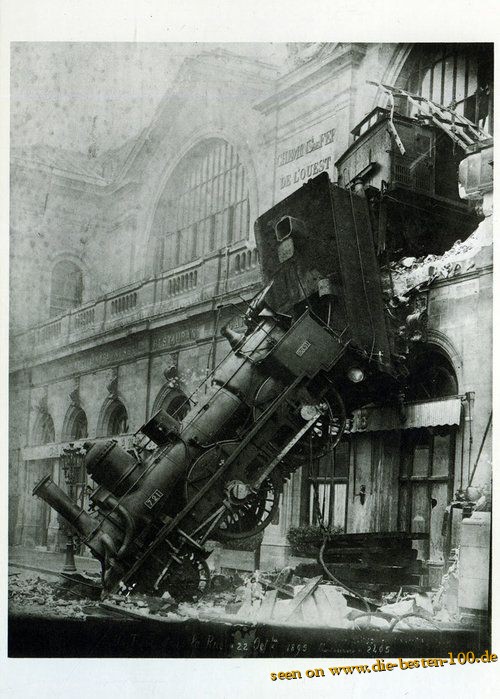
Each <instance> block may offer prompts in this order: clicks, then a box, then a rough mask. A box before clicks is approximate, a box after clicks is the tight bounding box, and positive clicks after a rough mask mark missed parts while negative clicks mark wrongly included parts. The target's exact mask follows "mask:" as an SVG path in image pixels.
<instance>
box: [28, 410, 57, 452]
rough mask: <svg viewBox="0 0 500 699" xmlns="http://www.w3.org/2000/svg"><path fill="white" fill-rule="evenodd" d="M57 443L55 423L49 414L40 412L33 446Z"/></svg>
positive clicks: (34, 432) (34, 431)
mask: <svg viewBox="0 0 500 699" xmlns="http://www.w3.org/2000/svg"><path fill="white" fill-rule="evenodd" d="M54 441H55V430H54V421H53V420H52V418H51V416H50V415H49V413H47V412H45V411H43V412H40V413H39V415H38V417H37V420H36V422H35V428H34V430H33V444H34V445H42V444H51V443H52V442H54Z"/></svg>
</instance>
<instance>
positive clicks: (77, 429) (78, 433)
mask: <svg viewBox="0 0 500 699" xmlns="http://www.w3.org/2000/svg"><path fill="white" fill-rule="evenodd" d="M85 437H88V428H87V416H86V415H85V412H84V411H83V410H82V408H78V407H75V408H73V409H72V411H71V413H70V415H69V416H68V419H67V421H66V425H65V429H64V437H63V438H64V439H65V440H72V439H85Z"/></svg>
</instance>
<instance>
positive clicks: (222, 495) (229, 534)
mask: <svg viewBox="0 0 500 699" xmlns="http://www.w3.org/2000/svg"><path fill="white" fill-rule="evenodd" d="M238 444H239V442H226V443H225V444H223V445H219V446H218V447H213V448H212V449H209V450H208V451H207V452H206V453H205V454H203V455H202V456H200V458H199V459H197V461H195V463H194V464H193V465H192V467H191V469H190V471H189V473H188V475H187V478H186V499H187V500H188V501H189V500H190V499H191V498H193V497H194V496H195V495H196V494H197V493H198V492H199V491H200V490H201V489H202V488H203V487H204V486H205V484H206V483H207V481H208V480H209V479H210V478H211V477H212V476H213V474H214V473H215V472H216V471H217V469H218V468H220V464H221V451H220V447H222V448H223V450H224V454H225V455H226V456H229V455H230V453H231V452H232V451H233V450H234V449H236V447H237V446H238ZM249 449H252V447H249ZM247 453H248V452H247ZM252 456H253V460H252V462H251V463H256V464H257V467H259V466H260V467H262V465H263V464H264V463H265V461H263V457H262V456H260V455H259V454H258V451H257V450H256V449H254V453H253V454H252ZM239 471H240V469H239V466H238V462H235V463H233V464H232V465H231V466H230V467H229V469H228V471H227V472H225V473H224V474H223V475H222V476H221V478H220V479H219V480H218V481H217V482H216V483H214V484H213V485H212V487H211V488H210V489H209V490H208V491H207V492H206V493H205V495H204V496H203V498H202V499H201V500H200V501H199V503H198V506H197V507H196V508H195V509H194V511H193V513H192V516H193V517H195V518H196V522H197V523H198V524H201V523H202V522H203V521H204V520H208V518H209V517H210V515H212V514H214V513H215V511H216V510H217V509H218V508H220V507H221V505H223V503H225V511H224V512H223V514H222V515H221V516H220V518H219V520H218V523H217V526H216V527H215V528H214V529H213V532H212V535H213V537H214V538H216V539H218V540H220V541H226V540H227V541H229V540H232V539H245V538H247V537H249V536H253V535H254V534H257V533H258V532H260V531H262V529H264V528H265V527H266V526H267V525H268V524H269V522H270V521H271V519H272V518H273V516H274V513H275V512H276V508H277V507H278V504H279V495H280V491H281V485H282V479H281V477H280V476H279V473H278V471H277V470H275V471H274V472H273V473H271V474H270V475H269V476H268V477H267V478H265V479H264V481H263V482H262V484H261V486H260V487H259V489H258V491H257V492H253V491H252V490H251V489H250V488H249V487H248V481H251V474H246V477H244V476H243V475H242V474H241V473H240V472H239Z"/></svg>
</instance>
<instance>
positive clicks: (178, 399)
mask: <svg viewBox="0 0 500 699" xmlns="http://www.w3.org/2000/svg"><path fill="white" fill-rule="evenodd" d="M162 409H163V410H165V411H166V412H167V413H169V415H172V417H174V418H175V419H176V420H179V421H181V420H183V419H184V417H185V416H186V414H187V413H188V411H189V409H190V402H189V399H188V397H187V396H186V394H185V393H183V392H182V391H180V390H179V389H177V388H171V387H170V386H169V385H168V384H165V386H163V387H162V388H161V389H160V390H159V392H158V395H157V396H156V398H155V401H154V403H153V415H154V414H155V413H157V412H158V411H159V410H162Z"/></svg>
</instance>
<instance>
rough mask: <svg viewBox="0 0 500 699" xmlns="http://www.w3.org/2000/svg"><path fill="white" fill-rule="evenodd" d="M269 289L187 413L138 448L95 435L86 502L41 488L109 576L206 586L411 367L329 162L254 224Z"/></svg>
mask: <svg viewBox="0 0 500 699" xmlns="http://www.w3.org/2000/svg"><path fill="white" fill-rule="evenodd" d="M255 232H256V240H257V247H258V249H259V253H260V260H261V267H262V275H263V283H264V285H265V286H264V288H263V290H262V291H261V292H260V293H259V294H258V295H257V297H256V298H254V300H253V301H252V302H251V304H250V305H249V307H248V309H247V311H246V315H245V325H246V331H245V332H244V333H241V334H240V333H236V332H234V331H232V330H230V329H228V328H224V329H223V331H222V333H223V335H224V336H225V337H226V338H227V340H228V341H229V345H230V348H231V349H230V352H229V353H228V355H227V356H226V357H225V359H224V360H223V361H222V362H221V363H220V364H219V366H218V367H217V368H216V369H215V370H214V372H213V373H212V374H211V375H210V376H209V377H208V378H207V379H206V380H205V382H204V384H203V385H202V386H201V387H200V388H199V389H198V390H197V392H196V393H195V394H194V395H193V397H192V400H191V402H190V405H191V408H190V410H189V412H188V413H187V414H186V415H185V417H184V419H183V420H182V422H178V421H177V420H176V419H175V416H170V415H168V414H167V413H165V412H164V411H160V412H159V413H157V414H156V415H154V416H153V417H152V418H151V419H150V420H149V422H147V423H146V424H145V425H144V426H143V427H142V428H141V429H140V431H139V433H140V435H141V436H142V438H143V442H144V443H145V444H146V443H147V442H149V443H150V446H151V443H153V445H154V449H153V450H151V449H146V448H144V449H142V450H140V451H136V452H135V453H134V455H132V454H130V453H128V452H126V451H125V450H124V449H122V448H121V447H120V446H119V445H118V444H117V442H116V441H115V440H112V439H110V440H107V441H105V442H99V443H96V444H94V445H93V446H92V447H91V449H90V450H89V451H88V453H87V455H86V469H87V472H88V473H89V475H90V476H91V477H92V479H93V480H94V482H95V483H96V484H97V485H98V487H97V488H95V490H93V492H92V493H91V495H90V507H89V511H87V510H85V509H82V508H80V507H79V506H77V505H76V504H75V503H74V502H72V500H71V499H70V498H69V497H68V495H67V494H66V493H64V492H63V491H62V490H61V489H60V488H59V487H58V486H57V485H56V484H55V483H54V482H53V481H52V479H51V477H50V476H46V477H45V478H44V479H42V480H41V481H40V482H39V483H38V484H37V485H36V487H35V489H34V491H33V494H34V495H37V496H39V497H41V498H43V499H44V500H45V501H46V502H47V503H48V504H49V505H50V506H51V507H53V508H54V509H56V510H57V511H58V512H59V513H60V514H61V515H62V516H63V517H64V518H65V519H66V520H67V522H68V523H69V524H70V526H71V527H72V529H73V530H74V532H75V534H76V535H78V537H79V538H80V539H81V541H82V542H83V543H84V544H85V545H86V546H88V547H89V549H90V550H91V552H92V554H93V555H94V556H95V557H96V558H98V559H99V561H100V562H101V564H102V581H103V587H104V588H105V589H106V590H108V591H111V592H118V591H123V592H128V591H135V592H145V593H149V594H155V595H162V594H163V593H164V592H165V591H168V592H170V593H171V594H172V595H173V596H174V597H178V598H193V597H195V596H197V595H198V594H200V593H201V592H203V590H204V589H205V588H206V587H207V585H208V584H209V571H208V566H207V563H206V559H207V558H208V556H209V555H210V551H209V549H207V546H206V543H207V542H208V541H209V540H210V541H213V540H216V541H222V542H228V541H231V540H234V539H239V538H245V537H248V536H252V535H254V534H256V533H257V532H260V531H261V530H262V529H264V527H266V525H268V524H269V523H270V521H271V520H272V518H273V515H274V513H275V511H276V508H277V506H278V500H279V496H280V493H281V490H282V488H283V484H284V482H285V480H286V479H287V478H288V477H289V476H290V474H291V472H292V471H293V470H295V469H296V468H299V467H300V466H301V465H302V464H303V463H304V462H305V461H306V460H307V459H308V458H310V456H311V455H312V456H313V457H314V458H317V457H319V456H320V455H321V454H323V453H325V451H326V450H328V449H331V448H334V447H335V445H336V443H337V442H338V441H339V439H340V438H341V436H342V433H343V431H344V427H345V424H346V416H347V415H348V414H349V412H350V411H352V410H353V409H355V408H356V407H360V406H361V405H363V404H366V403H367V402H369V401H370V400H373V398H375V397H376V396H378V397H379V398H380V396H386V397H388V398H389V397H391V396H392V397H394V399H396V396H397V394H398V391H399V383H400V381H399V380H400V377H401V375H402V373H404V369H402V367H401V364H400V363H399V360H398V358H397V356H396V352H395V348H394V337H393V334H392V332H391V330H390V326H389V324H388V317H387V315H386V312H385V310H384V300H383V295H382V288H381V275H380V270H379V266H378V262H377V257H376V253H375V247H374V240H373V233H372V228H371V221H370V211H369V206H368V202H367V200H366V198H365V197H364V196H359V195H357V194H356V193H353V192H352V191H349V190H347V189H341V188H340V187H337V186H334V185H332V184H331V183H330V180H329V178H328V175H327V174H326V173H323V174H321V175H319V176H318V177H316V178H314V179H313V180H310V181H309V182H308V183H307V184H305V185H303V186H302V187H301V188H300V189H299V190H298V191H296V192H294V193H293V194H291V195H290V196H289V197H287V198H286V199H285V200H283V201H282V202H280V203H278V204H276V205H275V206H274V207H273V208H271V209H270V210H269V211H267V212H266V213H265V214H263V215H262V216H260V217H259V218H258V220H257V221H256V224H255Z"/></svg>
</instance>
